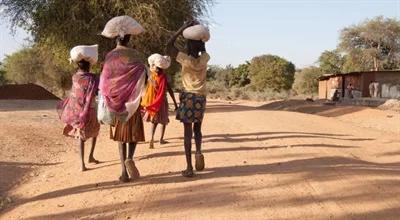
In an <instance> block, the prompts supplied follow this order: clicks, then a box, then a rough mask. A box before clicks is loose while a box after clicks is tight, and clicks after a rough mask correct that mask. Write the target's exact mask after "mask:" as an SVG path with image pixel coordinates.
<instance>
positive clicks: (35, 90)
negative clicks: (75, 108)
mask: <svg viewBox="0 0 400 220" xmlns="http://www.w3.org/2000/svg"><path fill="white" fill-rule="evenodd" d="M0 99H6V100H10V99H27V100H58V99H59V98H58V97H57V96H55V95H54V94H52V93H51V92H49V91H47V90H46V89H45V88H43V87H41V86H38V85H35V84H21V85H4V86H0Z"/></svg>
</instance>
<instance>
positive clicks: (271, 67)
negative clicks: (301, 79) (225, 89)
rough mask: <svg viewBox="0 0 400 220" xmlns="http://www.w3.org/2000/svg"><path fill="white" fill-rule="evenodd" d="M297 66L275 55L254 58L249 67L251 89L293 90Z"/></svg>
mask: <svg viewBox="0 0 400 220" xmlns="http://www.w3.org/2000/svg"><path fill="white" fill-rule="evenodd" d="M294 73H295V66H294V64H293V63H291V62H289V61H287V60H285V59H283V58H281V57H278V56H274V55H262V56H258V57H254V58H253V59H252V60H251V62H250V66H249V76H250V80H251V83H250V85H251V87H252V88H253V89H254V90H256V91H265V89H272V90H273V91H276V92H279V91H282V90H289V89H291V88H292V84H293V81H294Z"/></svg>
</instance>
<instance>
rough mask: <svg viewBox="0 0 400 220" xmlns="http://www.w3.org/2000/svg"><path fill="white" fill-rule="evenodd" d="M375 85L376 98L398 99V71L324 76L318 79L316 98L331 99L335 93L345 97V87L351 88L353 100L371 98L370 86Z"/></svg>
mask: <svg viewBox="0 0 400 220" xmlns="http://www.w3.org/2000/svg"><path fill="white" fill-rule="evenodd" d="M371 82H372V83H376V85H377V87H378V90H377V94H378V95H377V98H385V99H391V98H400V70H396V71H389V70H386V71H365V72H350V73H338V74H329V75H324V76H322V77H320V78H319V86H318V90H319V92H318V94H319V95H318V96H319V98H320V99H332V97H333V95H334V93H335V91H336V93H337V95H338V96H339V97H342V98H344V97H347V90H346V88H347V86H348V85H349V84H350V83H351V84H352V86H353V88H354V89H353V92H352V94H353V96H354V97H355V98H362V97H371V95H370V90H369V88H370V84H371Z"/></svg>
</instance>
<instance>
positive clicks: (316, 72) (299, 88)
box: [293, 66, 324, 95]
mask: <svg viewBox="0 0 400 220" xmlns="http://www.w3.org/2000/svg"><path fill="white" fill-rule="evenodd" d="M323 74H324V71H323V70H322V69H321V68H318V67H314V66H313V67H307V68H304V69H302V70H300V71H298V72H296V74H295V80H294V83H293V89H294V91H296V92H297V93H298V94H304V95H310V94H315V93H317V92H318V78H319V77H321V76H322V75H323Z"/></svg>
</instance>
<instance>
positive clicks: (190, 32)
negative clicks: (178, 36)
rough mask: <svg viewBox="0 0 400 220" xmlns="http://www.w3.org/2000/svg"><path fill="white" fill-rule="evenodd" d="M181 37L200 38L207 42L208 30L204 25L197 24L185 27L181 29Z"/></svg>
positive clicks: (208, 38) (208, 37)
mask: <svg viewBox="0 0 400 220" xmlns="http://www.w3.org/2000/svg"><path fill="white" fill-rule="evenodd" d="M183 37H184V38H186V39H189V40H201V41H203V42H207V41H208V40H210V31H209V30H208V28H207V27H205V26H204V25H201V24H198V25H194V26H191V27H188V28H186V29H185V30H184V31H183Z"/></svg>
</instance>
